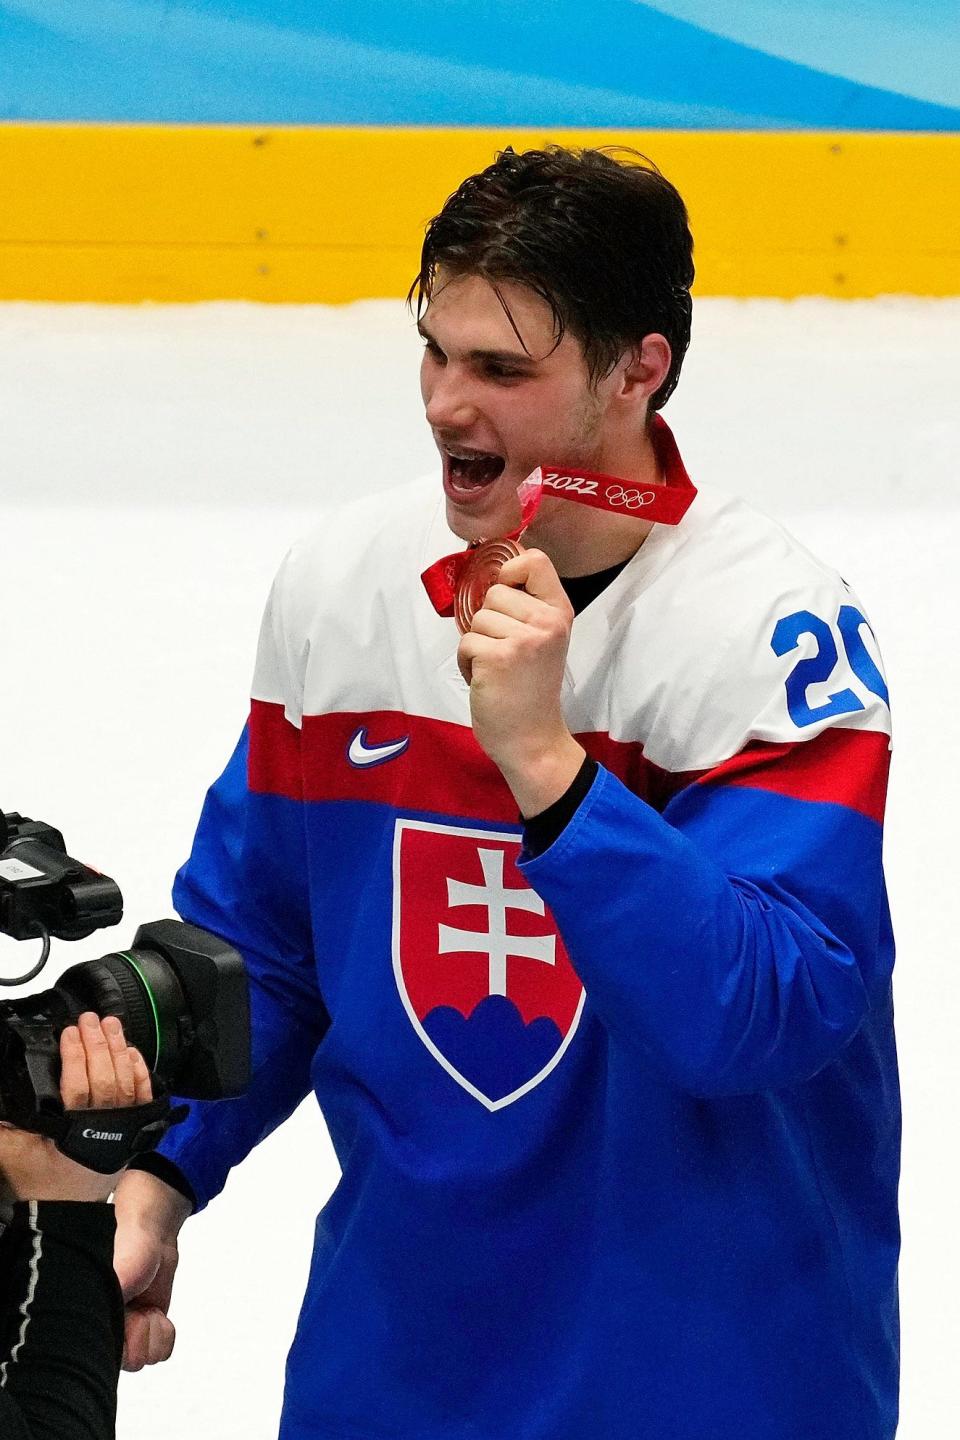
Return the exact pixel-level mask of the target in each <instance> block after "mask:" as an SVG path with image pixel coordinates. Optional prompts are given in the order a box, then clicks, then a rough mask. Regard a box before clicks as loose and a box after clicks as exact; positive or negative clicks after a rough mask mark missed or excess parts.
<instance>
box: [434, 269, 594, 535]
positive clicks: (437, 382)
mask: <svg viewBox="0 0 960 1440" xmlns="http://www.w3.org/2000/svg"><path fill="white" fill-rule="evenodd" d="M498 288H499V291H500V294H501V295H502V296H503V300H504V302H505V304H506V305H507V306H508V307H509V310H510V314H511V315H512V316H513V320H514V323H515V325H516V327H517V330H519V332H520V334H521V335H522V336H523V342H524V344H521V343H520V341H519V340H518V338H517V335H516V332H515V331H514V328H513V326H512V325H511V323H510V320H509V318H508V316H507V314H506V313H505V311H504V308H503V305H502V304H501V303H500V300H499V299H498V297H497V293H496V291H495V290H494V289H493V286H492V285H491V284H490V282H489V281H487V280H485V279H483V278H482V277H481V276H479V275H462V276H457V277H454V278H453V279H450V280H445V279H444V277H443V276H442V275H441V276H439V277H438V280H437V284H436V286H435V289H434V293H433V298H432V299H431V301H430V304H429V306H428V307H427V309H426V311H425V312H424V314H423V316H422V318H421V322H420V331H421V334H422V335H423V338H424V341H425V349H424V355H423V361H422V363H421V367H420V390H421V393H422V395H423V402H424V405H425V407H426V417H427V423H428V425H429V426H430V428H431V430H432V431H433V438H434V440H435V441H436V443H437V448H438V450H439V451H440V455H441V457H442V460H443V489H444V494H445V496H446V503H447V523H448V524H449V526H450V528H451V530H452V531H453V532H454V534H455V535H459V536H460V538H461V539H463V540H478V539H488V538H492V537H495V536H499V535H505V534H506V533H507V532H508V531H510V530H513V529H515V528H516V527H517V525H518V524H519V521H520V509H519V504H518V501H517V494H516V492H517V486H518V485H519V484H520V482H521V481H522V480H524V479H525V478H526V476H527V475H529V474H530V471H531V470H533V469H534V468H535V467H536V466H537V465H543V464H555V465H561V464H562V465H569V466H577V467H579V468H580V469H585V470H599V469H602V468H603V466H602V456H603V447H604V434H605V428H606V426H605V421H606V399H607V396H606V393H605V388H604V382H603V381H601V382H600V384H599V385H598V386H597V387H596V389H594V388H592V387H591V385H590V383H589V374H588V370H587V365H586V361H585V360H584V357H583V351H582V349H581V347H580V343H579V341H578V340H576V339H574V338H573V337H572V336H571V335H570V334H569V333H568V334H566V335H564V338H563V340H562V341H561V343H560V344H559V345H556V334H555V331H554V326H553V316H552V315H551V312H550V308H549V306H548V305H547V304H546V303H545V301H543V300H541V298H540V297H539V296H538V295H535V294H534V293H533V291H532V290H528V289H527V288H526V286H523V285H519V284H516V283H514V282H510V281H504V282H502V283H501V284H500V285H499V287H498ZM524 345H525V346H526V351H525V350H524ZM526 352H529V353H526ZM560 508H561V507H559V506H557V507H555V509H557V510H559V509H560ZM562 508H563V509H564V510H575V508H576V507H573V506H564V507H562ZM557 518H558V519H559V516H558V517H557ZM569 519H570V520H571V521H573V522H575V520H576V516H575V515H574V516H570V517H569Z"/></svg>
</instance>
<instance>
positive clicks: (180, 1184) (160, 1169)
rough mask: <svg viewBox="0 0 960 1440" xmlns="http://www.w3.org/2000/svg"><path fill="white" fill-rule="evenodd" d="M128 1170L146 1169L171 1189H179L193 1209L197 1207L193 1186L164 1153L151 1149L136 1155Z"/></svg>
mask: <svg viewBox="0 0 960 1440" xmlns="http://www.w3.org/2000/svg"><path fill="white" fill-rule="evenodd" d="M127 1169H128V1170H146V1172H147V1174H148V1175H156V1177H157V1179H158V1180H162V1181H163V1182H164V1184H166V1185H169V1186H170V1188H171V1189H173V1190H179V1192H180V1194H181V1195H182V1196H183V1197H184V1199H185V1200H189V1201H190V1204H191V1205H192V1207H193V1209H194V1210H196V1208H197V1197H196V1195H194V1193H193V1186H192V1185H191V1184H190V1181H189V1180H188V1179H187V1177H186V1176H185V1175H184V1173H183V1171H182V1170H180V1169H179V1168H178V1167H177V1166H176V1165H175V1164H174V1163H173V1161H172V1160H168V1159H167V1157H166V1155H158V1154H157V1153H156V1152H155V1151H153V1150H148V1151H147V1152H146V1154H145V1155H136V1156H134V1158H133V1159H132V1160H131V1161H130V1163H129V1164H128V1166H127Z"/></svg>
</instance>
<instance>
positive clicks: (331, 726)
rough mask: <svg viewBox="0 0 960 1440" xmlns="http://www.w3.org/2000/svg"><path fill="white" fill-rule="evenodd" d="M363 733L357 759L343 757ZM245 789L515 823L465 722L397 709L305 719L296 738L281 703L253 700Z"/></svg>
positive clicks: (503, 785)
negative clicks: (387, 753) (390, 749)
mask: <svg viewBox="0 0 960 1440" xmlns="http://www.w3.org/2000/svg"><path fill="white" fill-rule="evenodd" d="M361 730H362V731H363V735H362V737H361V739H360V742H359V747H355V753H356V750H357V748H359V754H360V756H361V757H365V756H366V755H370V756H371V763H361V764H356V763H353V762H351V760H350V759H349V751H350V744H351V741H353V740H355V737H356V736H357V732H358V731H361ZM405 739H409V744H408V745H407V747H406V749H405V750H403V751H402V753H400V754H397V755H394V756H392V757H391V758H389V759H386V760H382V761H379V762H377V761H376V760H375V758H373V757H375V754H376V751H377V749H378V747H381V746H387V745H391V744H396V743H399V742H401V741H403V740H405ZM248 779H249V784H250V788H251V790H256V791H260V792H265V793H267V794H272V795H285V796H287V797H288V798H289V799H294V800H366V801H370V802H371V803H373V804H375V805H392V806H395V807H396V808H397V809H400V810H421V811H423V810H426V811H431V812H438V813H441V814H449V815H459V814H462V813H463V797H464V794H465V793H466V794H468V795H469V796H470V810H471V813H473V814H476V815H483V816H484V817H485V818H486V819H489V820H495V821H507V822H509V823H510V824H511V825H516V824H518V823H519V815H518V811H517V802H516V800H514V798H513V795H512V794H511V792H510V789H509V787H508V785H507V782H506V781H505V780H504V778H503V776H502V775H501V774H500V771H499V770H498V769H497V767H496V765H494V763H493V761H492V760H491V759H489V757H488V756H487V755H485V754H484V752H483V751H482V750H481V748H480V746H479V745H478V744H477V741H476V739H475V738H474V734H473V731H472V730H471V729H470V728H469V727H468V726H465V725H452V724H450V723H449V722H448V721H444V720H430V719H426V718H424V717H423V716H419V715H405V714H403V712H402V711H398V710H380V711H369V710H367V711H363V712H360V713H356V712H352V711H351V712H343V711H341V712H339V713H336V714H332V715H305V716H304V717H303V730H302V733H301V731H299V730H298V729H297V728H296V726H294V725H291V724H290V722H289V721H288V720H287V719H286V718H285V717H284V714H283V707H282V706H281V705H272V704H269V703H267V702H266V701H263V700H254V701H253V702H252V705H251V709H250V759H249V764H248Z"/></svg>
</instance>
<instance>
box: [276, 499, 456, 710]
mask: <svg viewBox="0 0 960 1440" xmlns="http://www.w3.org/2000/svg"><path fill="white" fill-rule="evenodd" d="M442 501H443V497H442V494H441V493H440V487H439V483H438V480H437V478H436V476H424V477H421V478H419V479H417V480H414V481H411V482H410V483H408V484H405V485H400V486H395V487H392V488H391V489H390V490H388V491H386V492H384V493H382V494H377V495H366V496H363V497H362V498H360V499H357V500H354V501H351V502H349V503H347V504H345V505H342V506H339V507H336V508H331V509H329V510H327V511H325V512H324V513H323V515H322V516H321V517H320V519H319V520H318V521H317V523H316V524H315V525H314V526H313V528H312V529H311V530H310V531H309V532H308V533H307V534H306V535H304V536H303V537H302V538H301V539H300V540H298V541H297V542H296V543H295V544H294V545H293V546H292V547H291V548H290V550H289V551H288V553H287V555H286V556H285V558H284V560H283V563H282V565H281V566H280V570H279V572H278V574H277V576H276V579H275V580H274V583H273V587H272V589H271V592H270V598H269V600H268V603H267V609H266V613H265V615H264V620H263V625H262V628H261V634H260V645H259V649H258V654H257V664H256V670H255V674H254V681H253V691H252V693H253V696H254V698H256V699H262V700H271V701H273V702H274V703H282V704H283V705H284V708H285V710H286V712H287V717H288V719H291V720H292V721H293V722H294V723H295V724H299V723H300V718H301V717H302V715H303V714H304V713H306V714H308V715H312V714H321V713H324V712H330V711H333V710H358V711H359V710H367V709H386V708H398V706H397V705H396V703H395V702H394V703H393V704H392V705H391V704H390V703H389V700H390V680H391V674H392V671H393V669H394V662H395V661H396V660H398V659H399V658H400V657H402V655H403V654H404V653H405V652H409V651H410V650H411V649H413V648H414V645H413V640H412V636H411V624H410V618H409V612H410V605H411V602H410V596H411V593H414V582H415V585H416V587H417V588H418V589H419V591H420V592H421V597H419V598H422V605H421V606H420V607H419V608H421V609H424V608H425V610H426V611H427V612H428V616H427V618H428V619H429V618H433V619H434V620H436V621H438V622H439V617H436V616H432V612H430V607H429V601H428V600H427V596H426V592H425V591H424V590H423V587H422V585H421V584H420V581H419V573H420V571H421V570H423V569H425V568H426V566H427V565H428V564H429V563H430V562H431V561H432V560H433V559H436V558H438V557H437V556H434V555H432V554H430V553H429V548H428V541H427V537H428V533H429V532H430V529H431V527H432V526H434V525H435V524H436V520H437V516H438V512H441V511H442ZM448 540H449V548H450V549H451V550H452V549H454V548H456V547H457V544H458V543H460V544H462V542H457V541H456V540H455V539H454V538H452V537H449V535H448ZM418 566H419V569H418V568H417V567H418ZM443 623H445V624H447V625H449V623H450V622H449V621H447V622H443Z"/></svg>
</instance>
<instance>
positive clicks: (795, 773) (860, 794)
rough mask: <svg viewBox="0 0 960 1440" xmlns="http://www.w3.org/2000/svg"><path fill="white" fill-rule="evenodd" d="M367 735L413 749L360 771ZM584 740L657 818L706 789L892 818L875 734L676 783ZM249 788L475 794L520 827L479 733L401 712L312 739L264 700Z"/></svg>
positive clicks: (628, 746)
mask: <svg viewBox="0 0 960 1440" xmlns="http://www.w3.org/2000/svg"><path fill="white" fill-rule="evenodd" d="M360 730H362V731H363V735H362V743H361V746H360V749H361V754H362V753H363V752H367V753H371V752H376V750H377V748H378V747H381V746H386V745H390V744H396V743H399V742H400V741H403V740H405V739H408V740H409V743H408V744H407V746H406V749H404V750H403V751H402V752H401V753H399V754H396V755H394V756H392V757H391V758H389V759H387V760H384V761H380V762H378V763H377V762H375V763H370V764H360V765H357V764H353V763H351V761H350V759H349V758H348V752H349V749H350V743H351V741H352V740H354V738H355V737H356V735H357V732H358V731H360ZM576 738H577V739H578V740H579V742H580V744H581V745H583V747H584V749H585V750H586V751H587V753H588V754H589V755H592V756H593V758H594V759H595V760H597V761H598V762H599V763H600V764H601V765H603V766H604V767H605V769H607V770H609V771H611V773H612V774H614V775H616V776H617V778H618V779H619V780H622V781H623V783H624V785H626V787H627V789H628V790H631V791H632V792H633V793H634V794H635V795H638V796H639V797H640V798H641V799H642V800H646V801H647V803H648V804H649V805H651V806H652V807H653V808H654V809H655V810H657V811H663V810H664V809H665V808H666V806H667V804H668V803H669V801H670V800H671V799H672V798H673V796H674V795H675V794H677V793H678V791H680V790H683V789H684V788H685V787H686V786H688V785H691V784H694V783H700V784H723V785H741V786H747V787H751V788H753V789H757V790H769V791H772V792H775V793H777V794H781V795H790V796H792V797H793V798H795V799H798V800H821V801H827V802H830V803H832V804H836V805H847V806H849V807H850V808H851V809H853V810H858V811H860V812H861V813H863V814H864V815H868V816H870V818H871V819H874V820H877V821H878V822H880V821H882V819H883V807H884V799H885V795H886V784H887V770H888V768H889V761H890V756H889V749H888V740H887V736H886V735H883V734H880V733H878V732H876V731H872V730H841V729H832V730H824V731H823V732H822V733H821V734H820V735H818V736H817V737H816V738H815V739H813V740H806V741H796V742H793V743H791V744H786V745H775V744H770V743H766V742H763V741H754V743H753V744H751V745H748V746H747V747H746V748H745V749H744V750H742V751H741V752H740V753H739V754H738V755H734V756H732V757H731V758H730V759H729V760H724V761H723V762H722V763H721V764H720V765H717V766H715V767H714V768H713V769H711V770H697V771H687V772H677V773H672V772H671V771H669V770H662V769H661V768H660V767H659V766H658V765H654V764H653V763H652V762H651V761H650V760H648V759H647V757H646V756H645V755H644V753H643V746H642V745H641V744H640V743H639V742H637V741H632V742H631V741H623V740H613V739H611V738H610V736H609V735H605V734H602V733H599V732H595V733H593V734H581V735H578V736H577V737H576ZM248 781H249V785H250V788H251V790H253V791H256V792H258V793H261V794H269V795H283V796H286V797H287V798H288V799H291V800H361V801H362V800H366V801H370V802H372V803H373V804H380V805H392V806H395V807H396V808H397V809H401V810H408V811H409V810H413V811H417V810H419V811H428V812H431V813H436V814H442V815H462V814H463V797H464V794H465V793H466V794H468V795H469V796H470V812H471V813H472V814H474V815H483V816H484V818H485V819H488V820H492V821H505V822H507V823H509V824H511V825H516V824H517V823H518V812H517V803H516V801H515V800H514V798H513V795H512V794H511V792H510V789H509V787H508V785H507V783H506V781H505V780H504V778H503V776H502V775H501V774H500V771H499V770H498V769H497V767H496V765H494V763H493V761H492V760H490V759H489V758H488V756H487V755H485V754H484V752H483V750H481V748H480V746H479V745H478V743H477V741H476V739H475V737H474V734H473V731H472V730H471V729H470V728H469V727H468V726H465V725H453V724H451V723H450V722H448V721H445V720H431V719H427V718H425V717H423V716H418V715H405V714H404V713H403V712H402V711H399V710H382V711H363V712H354V711H349V712H340V713H336V714H332V715H306V716H304V719H303V730H302V732H301V731H300V730H298V729H297V727H296V726H295V725H292V724H291V723H290V721H289V720H287V719H286V717H285V715H284V713H283V706H282V705H274V704H271V703H269V702H267V701H264V700H254V701H253V702H252V705H251V710H250V754H249V762H248Z"/></svg>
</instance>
